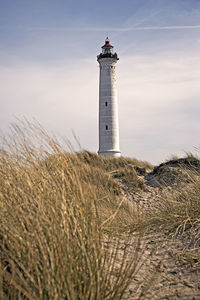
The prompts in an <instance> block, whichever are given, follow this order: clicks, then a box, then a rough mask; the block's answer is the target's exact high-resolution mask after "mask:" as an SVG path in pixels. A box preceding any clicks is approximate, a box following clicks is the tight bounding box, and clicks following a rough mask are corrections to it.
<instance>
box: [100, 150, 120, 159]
mask: <svg viewBox="0 0 200 300" xmlns="http://www.w3.org/2000/svg"><path fill="white" fill-rule="evenodd" d="M98 154H99V155H103V156H106V157H116V158H117V157H120V156H121V152H120V151H114V150H108V151H100V150H99V151H98Z"/></svg>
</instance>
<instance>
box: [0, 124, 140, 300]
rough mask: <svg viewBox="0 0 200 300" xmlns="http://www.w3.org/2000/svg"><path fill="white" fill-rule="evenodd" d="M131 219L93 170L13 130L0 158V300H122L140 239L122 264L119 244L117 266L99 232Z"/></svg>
mask: <svg viewBox="0 0 200 300" xmlns="http://www.w3.org/2000/svg"><path fill="white" fill-rule="evenodd" d="M94 157H95V155H94ZM95 159H96V160H98V158H97V157H95ZM119 207H120V209H121V211H122V214H121V217H118V216H117V210H118V209H119ZM131 211H133V208H131V207H130V205H129V204H128V203H125V202H124V201H123V199H122V197H120V188H119V186H118V184H117V182H116V181H115V180H114V179H113V178H112V177H111V176H110V175H109V173H106V174H105V172H103V170H102V169H101V168H99V166H98V165H96V166H91V165H90V164H87V163H86V162H85V161H84V159H82V157H81V155H77V154H69V153H65V151H64V150H63V149H62V147H61V146H60V144H59V143H58V142H57V140H56V139H52V138H50V137H49V136H48V135H47V134H46V133H45V132H44V130H43V129H41V128H40V127H38V126H34V125H31V124H29V123H28V122H27V123H23V124H21V126H18V125H15V126H13V136H12V138H9V141H6V140H4V142H3V146H2V148H1V152H0V220H1V226H0V299H5V300H6V299H30V300H32V299H37V300H38V299H43V300H45V299H52V300H53V299H54V300H56V299H59V300H60V299H66V300H72V299H83V300H87V299H121V298H122V297H123V295H124V293H125V290H126V288H127V286H128V284H129V281H130V279H131V277H132V275H133V274H134V272H136V270H137V264H138V247H139V244H140V239H139V238H138V239H137V242H136V244H135V253H134V251H133V253H132V256H131V258H129V259H127V248H128V246H127V245H126V242H124V246H123V247H122V248H123V249H124V250H123V251H122V252H120V255H121V259H120V262H119V261H118V260H116V257H117V256H118V255H119V253H118V252H119V250H118V247H117V244H116V246H114V245H115V244H113V243H109V239H110V238H109V237H108V235H106V234H105V232H106V230H107V231H108V230H111V228H112V226H113V228H114V229H116V227H117V226H118V227H120V224H123V225H122V226H125V227H126V222H127V223H128V222H129V221H128V220H127V219H129V220H130V219H131V218H132V215H131ZM122 217H123V218H124V217H125V220H126V222H123V220H122ZM113 220H114V221H113ZM109 226H110V227H109ZM111 239H112V238H111ZM105 241H107V242H106V245H110V246H109V247H105ZM122 248H121V249H122ZM120 251H121V250H120ZM114 270H115V272H116V270H118V271H117V272H118V276H117V277H116V276H115V275H114Z"/></svg>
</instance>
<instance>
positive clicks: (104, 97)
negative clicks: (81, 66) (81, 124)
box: [97, 38, 121, 157]
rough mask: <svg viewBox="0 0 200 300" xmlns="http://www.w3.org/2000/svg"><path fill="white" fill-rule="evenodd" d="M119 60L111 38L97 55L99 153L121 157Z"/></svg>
mask: <svg viewBox="0 0 200 300" xmlns="http://www.w3.org/2000/svg"><path fill="white" fill-rule="evenodd" d="M118 60H119V58H118V56H117V53H113V46H112V45H111V44H110V41H109V39H108V38H107V39H106V41H105V45H104V46H102V52H101V53H100V54H99V55H98V56H97V61H98V63H99V68H100V78H99V150H98V154H101V155H104V156H111V157H120V156H121V152H120V149H119V122H118V103H117V88H116V74H115V65H116V63H117V61H118Z"/></svg>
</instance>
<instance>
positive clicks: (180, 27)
mask: <svg viewBox="0 0 200 300" xmlns="http://www.w3.org/2000/svg"><path fill="white" fill-rule="evenodd" d="M184 29H200V25H172V26H171V25H169V26H136V27H29V28H27V31H80V32H87V31H88V32H90V31H91V32H106V31H109V32H129V31H138V30H184Z"/></svg>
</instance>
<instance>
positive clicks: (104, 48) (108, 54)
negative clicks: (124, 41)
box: [97, 37, 119, 60]
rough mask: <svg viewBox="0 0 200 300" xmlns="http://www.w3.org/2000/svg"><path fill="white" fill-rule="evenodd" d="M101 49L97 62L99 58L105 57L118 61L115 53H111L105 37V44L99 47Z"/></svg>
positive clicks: (111, 48) (111, 50) (110, 46)
mask: <svg viewBox="0 0 200 300" xmlns="http://www.w3.org/2000/svg"><path fill="white" fill-rule="evenodd" d="M101 48H102V52H101V53H100V54H99V55H98V56H97V60H98V59H100V58H106V57H111V58H115V59H117V60H118V59H119V58H118V56H117V53H116V52H115V53H113V48H114V47H113V46H112V45H111V44H110V40H109V38H108V37H107V38H106V40H105V44H104V45H103V46H102V47H101Z"/></svg>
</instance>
